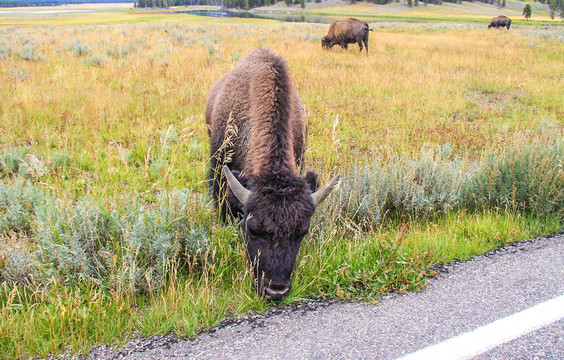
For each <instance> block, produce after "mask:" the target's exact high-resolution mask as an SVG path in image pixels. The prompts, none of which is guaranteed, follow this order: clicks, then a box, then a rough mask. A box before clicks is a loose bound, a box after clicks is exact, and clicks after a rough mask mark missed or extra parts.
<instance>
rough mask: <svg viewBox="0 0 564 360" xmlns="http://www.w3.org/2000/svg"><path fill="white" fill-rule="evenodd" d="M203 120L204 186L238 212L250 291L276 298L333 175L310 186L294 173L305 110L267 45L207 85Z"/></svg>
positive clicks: (299, 162) (286, 286)
mask: <svg viewBox="0 0 564 360" xmlns="http://www.w3.org/2000/svg"><path fill="white" fill-rule="evenodd" d="M206 124H207V126H208V133H209V136H210V142H211V148H210V154H211V159H210V160H211V164H210V165H211V166H210V180H211V187H212V193H213V198H214V200H215V202H216V204H217V205H218V208H219V209H220V215H221V216H222V217H224V216H225V214H226V213H227V212H231V214H233V215H242V217H243V219H242V222H241V230H242V233H243V238H244V239H245V241H246V243H247V258H248V259H249V262H250V263H251V265H252V268H253V273H254V276H255V279H256V280H255V286H256V289H257V291H258V293H259V294H260V295H262V296H264V297H266V298H268V299H271V300H281V299H282V298H284V297H285V296H286V295H287V294H288V292H289V291H290V286H291V284H290V277H291V275H292V271H293V269H294V264H295V261H296V256H297V254H298V250H299V248H300V244H301V241H302V238H303V237H304V236H305V235H306V234H307V232H308V231H309V227H310V221H311V217H312V215H313V213H314V211H315V208H316V207H317V205H318V204H319V203H320V202H321V201H323V199H325V198H326V197H327V196H328V195H329V193H330V192H331V190H332V189H333V187H334V186H335V185H336V184H337V182H338V181H339V176H338V175H337V176H335V177H334V178H333V179H332V180H331V181H329V182H328V183H327V184H326V185H325V186H324V187H322V188H321V189H320V190H318V191H315V190H316V187H317V175H316V174H315V173H312V172H308V173H307V175H306V177H305V178H303V177H301V176H300V174H299V169H300V167H303V158H304V155H305V150H306V136H307V121H306V116H305V109H304V106H303V104H302V102H301V100H300V97H299V96H298V93H297V92H296V90H295V89H294V86H293V84H292V81H291V78H290V74H289V71H288V66H287V65H286V62H285V61H284V59H282V58H281V57H280V56H278V55H276V54H274V53H272V52H271V51H270V50H268V49H256V50H253V51H252V52H251V53H249V55H247V56H246V57H245V58H244V59H243V60H241V61H240V62H239V63H238V64H237V66H235V68H233V69H232V70H231V71H229V72H228V73H227V74H225V75H224V76H223V77H221V79H219V80H218V81H217V82H216V83H215V85H214V86H213V87H212V88H211V91H210V95H209V98H208V104H207V107H206ZM224 164H228V166H229V167H227V166H225V165H224ZM230 169H231V170H230ZM225 180H227V186H226V185H225ZM227 187H228V188H229V191H228V190H227Z"/></svg>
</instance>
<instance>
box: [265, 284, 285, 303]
mask: <svg viewBox="0 0 564 360" xmlns="http://www.w3.org/2000/svg"><path fill="white" fill-rule="evenodd" d="M264 292H265V296H266V298H267V299H269V300H274V301H280V300H282V299H283V298H284V297H285V296H286V295H288V293H289V292H290V284H276V283H270V284H269V285H268V286H267V287H266V288H265V289H264Z"/></svg>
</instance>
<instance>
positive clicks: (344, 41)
mask: <svg viewBox="0 0 564 360" xmlns="http://www.w3.org/2000/svg"><path fill="white" fill-rule="evenodd" d="M369 31H372V29H370V27H369V26H368V24H367V23H366V22H364V21H360V20H357V19H353V18H349V19H344V20H335V21H333V22H332V23H331V25H330V26H329V32H328V33H327V36H325V37H324V38H322V39H321V47H322V48H324V49H327V50H328V49H331V48H332V47H333V45H339V46H341V47H342V48H343V49H348V47H349V45H348V44H353V43H358V46H359V47H360V51H359V52H362V43H363V42H364V46H366V55H368V32H369Z"/></svg>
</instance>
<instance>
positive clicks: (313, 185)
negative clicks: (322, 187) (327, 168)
mask: <svg viewBox="0 0 564 360" xmlns="http://www.w3.org/2000/svg"><path fill="white" fill-rule="evenodd" d="M305 181H306V183H307V184H308V185H309V189H310V190H311V192H312V193H314V192H316V191H317V188H318V187H319V182H318V179H317V174H316V173H314V172H311V171H308V172H307V174H306V177H305Z"/></svg>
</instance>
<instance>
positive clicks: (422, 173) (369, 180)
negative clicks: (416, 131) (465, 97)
mask: <svg viewBox="0 0 564 360" xmlns="http://www.w3.org/2000/svg"><path fill="white" fill-rule="evenodd" d="M451 153H452V151H451V149H450V146H448V145H445V146H439V147H436V148H429V149H423V150H422V151H421V153H420V154H419V155H418V156H417V157H416V158H415V159H413V160H405V159H404V158H401V157H400V156H397V155H395V156H392V158H391V159H390V160H389V161H387V162H385V163H384V162H381V161H379V160H374V161H373V162H372V163H370V164H364V165H358V164H357V165H353V166H352V167H351V168H350V169H348V170H346V171H345V174H344V176H343V177H342V179H343V180H342V184H341V186H340V188H339V189H338V190H337V192H336V194H333V195H332V196H331V197H330V200H329V205H328V207H327V208H328V209H327V210H328V211H329V212H330V213H331V216H329V218H330V219H332V220H334V219H343V220H346V221H352V222H354V223H356V224H359V225H361V226H363V227H364V226H378V225H379V224H380V222H381V221H382V220H383V219H384V218H385V217H389V216H393V217H403V216H411V217H425V216H430V215H434V214H437V213H439V212H445V211H448V210H451V209H453V208H455V207H457V206H458V205H459V202H460V200H461V197H460V194H461V190H462V189H463V185H464V183H465V181H466V179H467V178H468V176H469V173H468V167H467V166H465V165H464V163H463V162H462V161H461V160H460V159H459V158H456V157H453V156H452V154H451Z"/></svg>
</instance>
